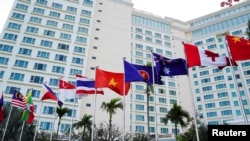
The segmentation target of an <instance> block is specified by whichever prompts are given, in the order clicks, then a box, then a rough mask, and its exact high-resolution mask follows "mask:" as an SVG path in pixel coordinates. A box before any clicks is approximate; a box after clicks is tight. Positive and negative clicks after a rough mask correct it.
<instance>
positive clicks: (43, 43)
mask: <svg viewBox="0 0 250 141" xmlns="http://www.w3.org/2000/svg"><path fill="white" fill-rule="evenodd" d="M52 44H53V42H51V41H47V40H42V41H41V44H40V45H41V46H44V47H52Z"/></svg>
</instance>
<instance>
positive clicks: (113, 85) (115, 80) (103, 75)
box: [95, 68, 130, 95]
mask: <svg viewBox="0 0 250 141" xmlns="http://www.w3.org/2000/svg"><path fill="white" fill-rule="evenodd" d="M124 83H125V82H124V73H115V72H108V71H104V70H101V69H98V68H96V74H95V88H109V89H111V90H113V91H114V92H116V93H117V94H120V95H124V91H123V87H124ZM129 89H130V83H129V82H126V83H125V95H127V94H128V91H129Z"/></svg>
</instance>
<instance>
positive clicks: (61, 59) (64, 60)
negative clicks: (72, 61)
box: [55, 54, 67, 62]
mask: <svg viewBox="0 0 250 141" xmlns="http://www.w3.org/2000/svg"><path fill="white" fill-rule="evenodd" d="M55 60H58V61H63V62H66V60H67V56H65V55H60V54H56V56H55Z"/></svg>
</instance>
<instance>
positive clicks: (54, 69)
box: [52, 66, 65, 74]
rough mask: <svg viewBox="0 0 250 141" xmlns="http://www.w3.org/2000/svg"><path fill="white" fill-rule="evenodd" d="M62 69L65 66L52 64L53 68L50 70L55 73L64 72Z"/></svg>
mask: <svg viewBox="0 0 250 141" xmlns="http://www.w3.org/2000/svg"><path fill="white" fill-rule="evenodd" d="M64 70H65V68H64V67H60V66H53V68H52V72H55V73H61V74H64Z"/></svg>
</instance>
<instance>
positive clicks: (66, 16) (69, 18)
mask: <svg viewBox="0 0 250 141" xmlns="http://www.w3.org/2000/svg"><path fill="white" fill-rule="evenodd" d="M64 19H65V20H69V21H75V19H76V17H75V16H72V15H65V17H64Z"/></svg>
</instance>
